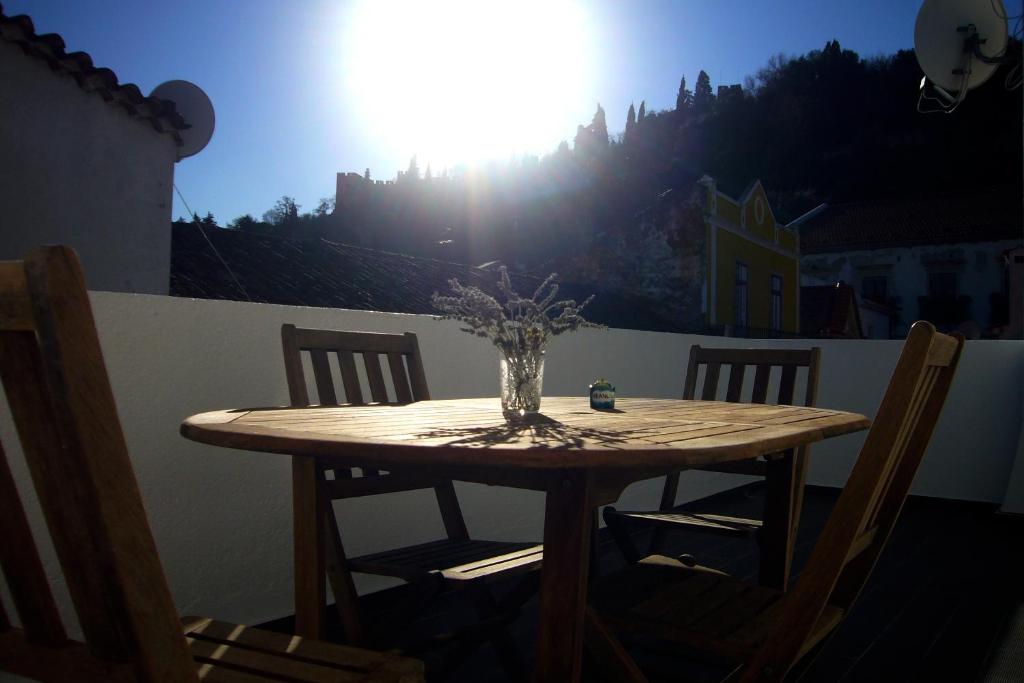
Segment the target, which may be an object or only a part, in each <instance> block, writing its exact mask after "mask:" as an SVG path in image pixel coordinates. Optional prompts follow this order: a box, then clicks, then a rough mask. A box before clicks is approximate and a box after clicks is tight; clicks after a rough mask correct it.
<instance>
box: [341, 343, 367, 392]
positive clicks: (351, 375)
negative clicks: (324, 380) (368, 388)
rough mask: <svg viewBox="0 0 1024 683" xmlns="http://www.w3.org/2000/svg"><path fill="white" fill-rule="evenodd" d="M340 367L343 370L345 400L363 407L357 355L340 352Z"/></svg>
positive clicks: (342, 381)
mask: <svg viewBox="0 0 1024 683" xmlns="http://www.w3.org/2000/svg"><path fill="white" fill-rule="evenodd" d="M338 366H339V367H340V368H341V385H342V388H343V389H344V390H345V400H346V401H348V402H349V403H354V404H355V405H362V404H363V403H365V401H364V400H363V388H362V387H361V386H360V385H359V373H358V372H357V371H356V359H355V355H354V354H353V353H352V352H351V351H349V350H347V349H344V350H341V351H338Z"/></svg>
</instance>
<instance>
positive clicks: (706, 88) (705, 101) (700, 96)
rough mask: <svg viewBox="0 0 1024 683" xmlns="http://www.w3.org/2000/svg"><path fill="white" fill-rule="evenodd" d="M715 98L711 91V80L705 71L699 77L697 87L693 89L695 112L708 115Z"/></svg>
mask: <svg viewBox="0 0 1024 683" xmlns="http://www.w3.org/2000/svg"><path fill="white" fill-rule="evenodd" d="M714 100H715V96H714V94H713V93H712V91H711V78H709V77H708V74H707V72H705V71H704V70H703V69H702V70H701V72H700V74H699V75H698V76H697V86H696V87H695V88H694V89H693V110H694V111H695V112H696V113H697V114H706V113H708V112H709V111H711V105H712V103H713V102H714Z"/></svg>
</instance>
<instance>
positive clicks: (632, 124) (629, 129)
mask: <svg viewBox="0 0 1024 683" xmlns="http://www.w3.org/2000/svg"><path fill="white" fill-rule="evenodd" d="M635 133H636V109H634V108H633V103H632V102H630V103H629V111H627V112H626V130H625V131H624V132H623V133H622V136H623V140H624V141H625V142H627V143H629V142H631V141H632V140H633V136H634V134H635Z"/></svg>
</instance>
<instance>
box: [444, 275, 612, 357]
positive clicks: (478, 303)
mask: <svg viewBox="0 0 1024 683" xmlns="http://www.w3.org/2000/svg"><path fill="white" fill-rule="evenodd" d="M499 272H500V278H499V280H498V290H499V291H500V292H501V294H502V296H503V297H504V299H505V303H504V304H501V303H499V302H498V300H497V299H495V298H494V297H492V296H490V295H489V294H485V293H484V292H482V291H481V290H480V289H478V288H476V287H465V286H463V285H462V284H460V283H459V281H458V280H449V282H448V284H449V285H451V288H452V292H453V293H454V295H455V296H441V295H439V294H437V293H435V294H434V296H433V298H432V301H433V304H434V307H435V308H436V309H437V310H439V311H440V312H441V315H440V316H439V319H441V320H458V321H459V322H461V323H463V325H465V327H462V328H460V329H462V331H463V332H469V333H470V334H475V335H476V336H478V337H484V338H486V339H490V340H491V343H492V344H494V345H495V346H497V347H498V348H499V349H500V350H501V352H502V353H504V354H505V356H506V357H508V358H516V357H521V356H524V355H527V354H531V353H536V352H537V351H541V350H542V349H543V348H544V346H545V345H546V344H547V342H548V340H549V339H551V337H554V336H556V335H559V334H562V333H563V332H573V331H575V330H578V329H580V328H581V327H594V328H603V327H604V326H603V325H597V324H595V323H591V322H588V321H587V320H585V319H584V318H583V316H582V315H581V312H582V311H583V309H584V307H585V306H586V305H587V304H589V303H590V301H591V300H592V299H593V298H594V297H593V296H590V297H587V299H586V301H584V302H583V303H581V304H578V305H577V303H576V301H575V300H574V299H562V300H560V301H556V300H555V296H557V294H558V284H557V283H556V282H555V280H556V278H557V277H558V276H557V275H556V274H555V273H552V274H551V275H548V276H547V277H546V278H545V279H544V282H542V283H541V284H540V286H539V287H538V288H537V291H535V292H534V293H533V296H532V297H531V298H529V299H525V298H523V297H521V296H519V295H518V294H516V293H515V291H514V290H513V289H512V282H511V280H510V279H509V276H508V270H507V269H506V268H505V267H504V266H502V267H501V268H500V270H499Z"/></svg>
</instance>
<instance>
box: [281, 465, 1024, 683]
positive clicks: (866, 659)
mask: <svg viewBox="0 0 1024 683" xmlns="http://www.w3.org/2000/svg"><path fill="white" fill-rule="evenodd" d="M762 495H763V491H762V487H761V485H760V484H754V485H751V486H746V487H742V488H740V489H734V490H732V491H728V492H726V493H724V494H719V495H717V496H713V497H712V498H709V499H705V501H703V503H702V506H703V509H706V510H713V511H716V512H720V513H723V514H737V515H753V516H756V515H757V513H758V510H759V509H760V506H761V501H762ZM837 495H838V491H837V490H836V489H829V488H822V487H808V490H807V495H806V498H805V501H806V502H805V508H804V514H803V519H802V524H801V529H800V534H799V537H798V544H797V548H796V555H795V558H794V566H795V568H796V571H799V570H800V568H801V567H802V565H803V563H804V562H806V560H807V558H808V556H809V555H810V552H811V549H812V547H813V544H814V540H815V538H816V537H817V535H818V533H819V532H820V531H821V529H822V527H823V526H824V523H825V520H826V519H827V517H828V513H829V511H830V510H831V508H832V505H833V504H834V503H835V500H836V497H837ZM1022 532H1024V520H1022V519H1020V518H1016V517H1011V516H1004V515H999V514H997V513H996V512H995V510H994V507H993V506H991V505H986V504H980V503H964V502H956V501H948V500H938V499H928V498H910V499H908V501H907V503H906V506H905V507H904V510H903V514H902V516H901V518H900V521H899V523H898V525H897V527H896V530H895V532H894V534H893V537H892V539H891V540H890V543H889V545H888V547H887V549H886V551H885V553H884V555H883V556H882V558H881V560H880V561H879V564H878V566H877V567H876V569H875V572H874V574H873V575H872V577H871V579H870V580H869V582H868V584H867V586H866V587H865V589H864V592H863V594H862V595H861V597H860V599H859V601H858V603H857V605H856V606H855V607H854V609H853V611H852V612H851V613H850V615H849V617H848V618H847V619H846V621H845V622H844V623H843V624H842V625H841V627H840V628H839V630H838V632H837V633H836V634H835V636H834V637H833V638H832V640H831V641H830V642H829V643H828V644H827V646H826V647H825V648H824V650H823V651H822V652H821V654H820V655H819V657H818V658H817V659H816V660H815V662H814V664H813V665H812V666H811V667H810V668H809V669H808V670H807V671H806V673H805V675H804V677H803V678H801V679H800V680H801V681H804V682H806V683H826V682H827V683H855V682H860V681H871V682H872V683H877V682H881V681H908V682H909V681H937V680H943V681H964V682H969V681H980V680H989V681H1000V682H1001V681H1003V680H1006V681H1009V680H1024V679H1021V678H1014V677H1013V675H1012V674H1011V677H1010V678H1003V677H1002V676H1001V675H999V674H996V673H994V669H995V668H996V665H995V664H994V662H996V661H997V660H999V659H1000V658H1001V657H1002V658H1003V659H1005V653H1004V655H999V654H998V652H999V648H1000V647H1001V645H1000V643H1001V642H1002V643H1004V645H1005V643H1006V642H1007V637H1006V634H1007V633H1008V632H1009V631H1010V629H1011V628H1012V623H1013V621H1014V619H1012V617H1013V615H1014V613H1015V612H1018V613H1019V611H1020V610H1021V606H1022V605H1024V582H1022V581H1021V580H1020V577H1021V576H1022V575H1024V574H1022V572H1024V533H1022ZM639 533H644V532H639ZM638 540H639V541H641V542H643V541H644V540H645V539H643V538H639V539H638ZM671 543H672V547H671V548H670V550H672V551H674V553H675V554H679V553H683V552H687V553H690V554H691V555H693V556H694V557H696V558H697V560H698V561H699V562H700V563H701V564H705V565H708V566H711V567H715V568H718V569H722V570H724V571H727V572H729V573H730V574H733V575H735V576H740V577H746V578H752V577H754V576H755V573H756V569H757V549H756V545H755V544H754V543H753V542H748V541H746V540H743V539H731V538H721V537H717V536H711V535H706V534H698V533H694V532H679V533H678V534H676V535H675V536H674V538H673V539H672V540H671ZM640 547H645V546H644V545H641V546H640ZM666 554H672V553H666ZM600 556H601V569H602V571H608V570H612V569H614V568H615V567H617V566H621V562H622V560H621V558H620V557H619V555H618V551H617V550H616V548H615V546H614V544H613V543H612V542H611V539H610V538H609V537H607V536H605V535H604V531H603V530H602V535H601V544H600ZM405 597H406V594H405V592H404V590H403V588H398V589H392V590H388V591H382V592H380V593H376V594H372V595H369V596H367V597H365V598H364V607H365V611H366V613H367V614H368V616H369V618H370V619H371V620H373V622H374V623H375V624H378V625H382V628H381V629H380V630H381V632H383V633H388V632H393V630H394V629H392V628H390V627H389V625H393V624H395V623H396V622H398V621H399V620H400V617H397V616H396V614H397V612H396V610H397V609H398V608H399V607H400V606H401V605H402V603H403V600H404V598H405ZM331 613H332V614H333V610H332V611H331ZM473 619H474V616H473V611H472V609H471V607H470V606H469V605H468V603H467V602H466V601H464V600H452V599H444V598H442V599H438V600H436V601H435V604H433V605H432V606H431V608H430V609H429V610H428V611H426V613H424V614H423V615H422V616H421V617H420V618H419V620H418V621H416V622H415V623H413V624H411V625H409V628H408V629H407V631H406V633H405V634H404V635H403V636H400V637H399V638H395V637H394V636H387V635H385V636H381V637H378V639H377V640H376V642H375V643H374V645H375V646H376V647H379V648H382V649H386V648H393V647H398V648H403V649H407V648H410V645H411V644H412V643H414V642H417V641H422V636H423V635H424V634H427V633H438V632H442V631H445V630H451V629H454V628H457V627H458V625H460V624H468V623H472V621H473ZM536 619H537V602H536V599H533V600H532V601H530V602H529V603H527V606H526V608H525V610H524V614H523V616H522V617H521V618H520V619H519V620H518V621H516V622H515V623H514V624H513V625H512V626H511V628H510V630H511V632H512V634H513V636H514V638H515V640H516V642H517V643H518V645H519V648H520V650H521V652H522V655H523V657H524V659H525V660H526V665H527V666H528V667H529V666H531V665H532V662H531V661H530V660H531V659H532V657H533V650H534V639H535V636H536ZM1017 620H1019V618H1018V619H1017ZM264 626H268V627H271V628H279V629H281V630H284V631H288V630H290V627H291V620H290V619H282V620H278V621H275V622H272V623H271V624H265V625H264ZM1018 631H1019V629H1018ZM331 632H332V634H333V635H334V636H335V637H340V630H339V629H338V626H337V623H336V622H335V623H332V625H331ZM1015 647H1016V648H1017V650H1016V652H1017V654H1016V655H1012V654H1011V655H1010V658H1011V659H1013V657H1014V656H1015V657H1016V660H1015V661H1016V663H1017V664H1016V665H1018V666H1019V665H1020V664H1021V663H1022V660H1021V659H1020V648H1021V647H1024V643H1022V642H1020V640H1019V637H1018V639H1017V640H1016V641H1015ZM414 654H416V656H419V657H421V658H422V659H424V660H425V661H426V662H427V667H428V679H429V680H435V681H441V680H444V681H454V682H458V683H469V682H477V681H505V680H513V677H512V676H510V675H509V674H508V673H507V672H506V671H505V670H503V669H502V668H501V666H500V665H499V663H498V660H497V657H496V656H495V653H494V650H493V649H492V648H491V646H490V645H484V646H483V647H481V648H480V649H479V650H478V651H476V653H475V654H473V655H472V656H471V657H470V658H469V659H466V660H464V661H463V662H462V663H461V664H460V665H459V666H457V667H456V668H455V669H454V670H446V669H445V666H444V662H445V661H446V658H447V657H448V656H449V655H450V646H444V645H439V646H433V647H431V648H428V649H426V650H422V649H420V650H417V651H416V652H415V653H414ZM644 665H645V671H647V673H648V675H650V676H651V678H652V680H653V681H658V680H663V679H664V680H671V675H665V676H664V678H663V676H661V675H659V673H663V674H671V673H673V672H676V673H678V671H686V675H687V676H688V677H691V676H692V677H695V678H696V680H698V681H699V680H701V678H702V673H703V672H701V671H700V670H698V669H695V668H694V669H692V670H691V669H686V668H682V669H677V668H676V667H679V666H680V665H679V664H678V663H677V662H676V661H675V660H670V659H667V658H665V657H663V656H651V657H650V658H649V659H645V660H644ZM647 667H652V668H653V670H650V669H648V668H647ZM1015 670H1016V672H1017V675H1019V674H1020V673H1021V671H1022V670H1021V669H1019V668H1018V669H1015ZM586 680H594V681H599V680H602V679H601V678H600V677H599V676H597V672H594V671H587V672H586Z"/></svg>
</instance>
